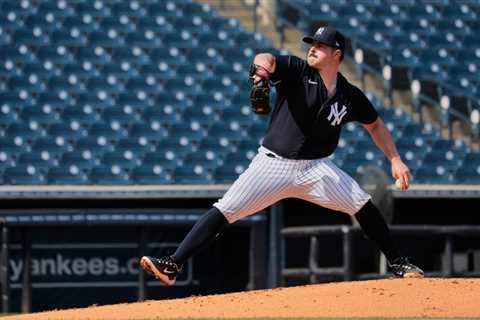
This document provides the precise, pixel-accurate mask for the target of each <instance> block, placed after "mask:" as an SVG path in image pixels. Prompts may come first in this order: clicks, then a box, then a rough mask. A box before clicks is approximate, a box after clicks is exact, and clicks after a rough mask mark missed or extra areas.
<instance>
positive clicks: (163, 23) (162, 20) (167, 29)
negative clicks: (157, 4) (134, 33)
mask: <svg viewBox="0 0 480 320" xmlns="http://www.w3.org/2000/svg"><path fill="white" fill-rule="evenodd" d="M137 29H138V30H139V31H140V32H141V33H143V34H145V33H146V32H149V31H150V32H154V33H155V34H158V35H159V36H160V37H162V36H163V35H165V34H168V33H174V31H175V28H174V26H173V25H172V24H171V23H170V22H169V21H168V20H167V18H166V17H164V16H162V15H158V16H153V15H151V14H150V15H149V16H146V17H143V18H142V19H140V20H138V21H137Z"/></svg>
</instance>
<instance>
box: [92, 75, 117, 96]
mask: <svg viewBox="0 0 480 320" xmlns="http://www.w3.org/2000/svg"><path fill="white" fill-rule="evenodd" d="M86 88H87V90H88V92H99V91H103V92H106V93H110V94H119V93H121V92H123V91H124V90H125V87H124V85H123V84H122V83H121V82H120V81H119V80H118V79H116V78H104V77H92V78H90V79H89V80H88V82H87V84H86Z"/></svg>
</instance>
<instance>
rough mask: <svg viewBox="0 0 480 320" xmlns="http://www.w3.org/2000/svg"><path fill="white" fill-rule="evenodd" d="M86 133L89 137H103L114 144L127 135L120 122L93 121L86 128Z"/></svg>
mask: <svg viewBox="0 0 480 320" xmlns="http://www.w3.org/2000/svg"><path fill="white" fill-rule="evenodd" d="M88 135H89V136H91V137H97V138H98V137H105V138H106V139H107V140H109V141H110V142H111V143H113V144H115V143H116V142H117V141H118V140H119V139H121V138H123V137H126V136H127V131H126V130H125V128H122V127H121V126H120V124H116V123H106V122H100V121H98V122H95V123H94V124H92V126H91V127H90V128H89V129H88Z"/></svg>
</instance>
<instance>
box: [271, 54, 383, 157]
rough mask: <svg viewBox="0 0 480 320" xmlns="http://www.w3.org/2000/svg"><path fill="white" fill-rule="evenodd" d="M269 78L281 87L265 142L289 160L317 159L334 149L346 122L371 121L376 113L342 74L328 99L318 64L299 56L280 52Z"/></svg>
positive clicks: (277, 88)
mask: <svg viewBox="0 0 480 320" xmlns="http://www.w3.org/2000/svg"><path fill="white" fill-rule="evenodd" d="M275 58H276V67H275V72H274V73H272V74H271V76H270V80H271V81H272V82H273V83H274V84H275V87H276V90H277V101H276V102H275V108H274V109H273V112H272V116H271V120H270V124H269V126H268V130H267V134H266V135H265V138H264V140H263V143H262V144H263V146H264V147H266V148H268V149H270V150H272V151H274V152H275V153H277V154H278V155H280V156H282V157H285V158H289V159H318V158H323V157H327V156H329V155H330V154H332V153H333V151H334V150H335V148H336V147H337V145H338V140H339V137H340V130H341V128H342V126H343V125H344V124H345V123H347V122H350V121H358V122H361V123H363V124H370V123H373V122H374V121H375V120H376V119H377V117H378V114H377V112H376V110H375V108H374V107H373V105H372V104H371V102H370V101H369V100H368V98H367V97H366V96H365V94H364V93H363V92H362V91H361V90H360V89H358V88H357V87H356V86H354V85H352V84H350V83H349V82H348V81H347V79H345V78H344V77H343V76H342V75H341V74H340V73H338V75H337V87H336V93H335V94H334V95H333V96H332V97H331V98H328V92H327V88H326V87H325V84H324V83H323V80H322V77H321V76H320V73H319V72H318V70H317V69H314V68H311V67H310V66H309V65H308V64H307V61H305V60H303V59H300V58H298V57H295V56H276V57H275Z"/></svg>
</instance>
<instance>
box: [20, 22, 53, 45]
mask: <svg viewBox="0 0 480 320" xmlns="http://www.w3.org/2000/svg"><path fill="white" fill-rule="evenodd" d="M12 37H13V38H14V39H15V42H16V43H17V44H25V45H27V46H29V47H32V46H37V47H40V46H47V45H49V44H50V39H49V38H48V35H47V34H46V31H44V30H42V29H41V28H39V27H35V28H33V30H32V29H27V28H20V29H17V30H15V32H14V33H13V34H12Z"/></svg>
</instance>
